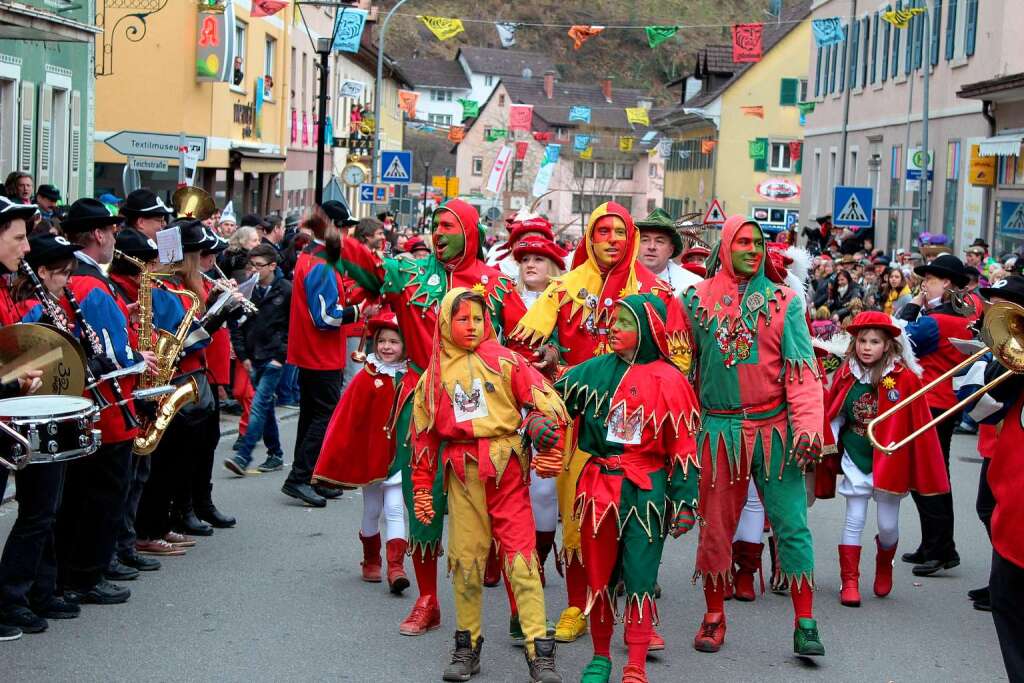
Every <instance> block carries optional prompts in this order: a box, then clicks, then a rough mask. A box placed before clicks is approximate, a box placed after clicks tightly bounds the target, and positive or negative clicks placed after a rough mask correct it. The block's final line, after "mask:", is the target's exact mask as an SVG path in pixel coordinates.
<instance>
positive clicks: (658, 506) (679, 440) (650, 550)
mask: <svg viewBox="0 0 1024 683" xmlns="http://www.w3.org/2000/svg"><path fill="white" fill-rule="evenodd" d="M617 305H618V310H617V317H616V322H615V324H616V325H622V324H623V323H622V322H620V321H621V320H622V318H623V317H624V316H625V317H627V319H628V318H629V317H630V316H631V319H628V321H627V322H626V323H625V324H626V325H627V326H628V327H629V329H630V331H632V328H633V327H635V328H636V330H637V342H636V345H635V347H634V348H632V350H631V351H629V352H628V353H626V352H623V351H620V352H618V353H609V354H605V355H602V356H598V357H597V358H593V359H591V360H588V361H585V362H584V363H581V364H579V365H577V366H576V367H574V368H572V369H570V370H569V371H567V372H566V373H565V374H564V375H562V376H561V377H560V378H559V379H558V381H557V382H555V388H556V389H557V390H558V391H559V392H560V393H561V394H562V397H563V399H564V400H565V404H566V408H567V409H568V411H569V414H570V415H571V416H573V417H574V418H577V419H578V422H577V426H578V430H579V431H578V434H579V448H580V451H582V452H584V453H586V454H587V461H586V464H585V465H584V467H583V471H582V474H581V475H580V478H579V481H578V483H577V485H576V491H577V496H576V512H575V516H576V517H577V518H578V519H579V520H580V531H581V541H582V545H583V566H584V569H585V571H586V575H587V605H586V613H587V614H588V615H589V617H590V633H591V638H592V640H593V643H594V658H593V660H592V661H591V662H590V664H589V665H587V667H586V668H585V669H584V671H583V676H582V678H581V681H582V682H583V683H607V681H608V680H609V677H610V674H611V659H610V651H609V644H610V641H611V637H612V625H613V622H614V619H615V612H616V609H615V606H614V600H615V599H614V597H613V596H614V593H615V586H616V584H617V583H618V581H619V578H620V577H621V579H622V581H623V583H624V585H625V596H626V607H625V610H624V616H623V620H624V622H625V640H626V645H627V647H628V648H629V663H628V664H627V665H626V669H625V671H624V672H623V673H624V676H626V675H628V676H631V677H630V678H629V680H630V681H634V683H639V682H640V681H646V680H647V678H646V673H645V661H646V658H647V651H648V647H649V645H650V643H651V638H652V636H653V635H654V625H655V624H656V623H657V620H658V609H657V606H656V604H655V602H654V591H655V584H656V583H657V580H658V566H659V565H660V563H661V554H662V550H663V548H664V539H665V534H664V531H665V529H666V528H668V527H669V526H670V521H669V520H671V528H672V533H673V535H679V534H681V533H685V532H686V531H687V530H689V529H690V528H692V526H693V524H694V522H695V517H694V510H695V509H696V507H697V480H698V463H697V444H696V439H695V434H696V430H697V428H698V426H699V410H698V406H697V399H696V397H695V396H694V394H693V390H692V389H691V388H690V383H689V382H688V381H687V380H686V376H685V375H683V373H682V372H681V371H680V370H679V368H678V367H676V366H675V365H673V364H672V363H671V362H670V360H669V358H670V357H669V351H668V342H667V339H666V335H665V315H666V312H665V304H664V303H663V302H662V301H661V300H660V299H659V298H658V297H656V296H655V295H653V294H634V295H631V296H628V297H626V298H624V299H621V300H619V301H618V304H617ZM616 329H617V328H616ZM614 332H615V330H613V334H614ZM626 348H628V347H626ZM620 353H621V355H620Z"/></svg>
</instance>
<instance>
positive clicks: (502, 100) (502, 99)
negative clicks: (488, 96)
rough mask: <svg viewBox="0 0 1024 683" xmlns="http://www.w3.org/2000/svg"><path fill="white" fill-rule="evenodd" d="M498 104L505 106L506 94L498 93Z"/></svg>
mask: <svg viewBox="0 0 1024 683" xmlns="http://www.w3.org/2000/svg"><path fill="white" fill-rule="evenodd" d="M498 106H499V107H504V106H505V96H504V95H498Z"/></svg>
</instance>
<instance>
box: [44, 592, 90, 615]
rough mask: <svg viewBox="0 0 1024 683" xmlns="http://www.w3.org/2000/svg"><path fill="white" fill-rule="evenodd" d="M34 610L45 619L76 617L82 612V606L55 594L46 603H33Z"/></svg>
mask: <svg viewBox="0 0 1024 683" xmlns="http://www.w3.org/2000/svg"><path fill="white" fill-rule="evenodd" d="M32 611H33V612H35V613H36V614H38V615H39V616H41V617H43V618H44V619H74V618H76V617H77V616H79V615H80V614H81V613H82V608H81V607H79V606H78V605H76V604H75V603H73V602H68V601H67V600H65V599H64V598H62V597H58V596H56V595H55V596H53V597H52V598H50V601H49V602H48V603H46V604H45V605H39V606H37V605H33V606H32Z"/></svg>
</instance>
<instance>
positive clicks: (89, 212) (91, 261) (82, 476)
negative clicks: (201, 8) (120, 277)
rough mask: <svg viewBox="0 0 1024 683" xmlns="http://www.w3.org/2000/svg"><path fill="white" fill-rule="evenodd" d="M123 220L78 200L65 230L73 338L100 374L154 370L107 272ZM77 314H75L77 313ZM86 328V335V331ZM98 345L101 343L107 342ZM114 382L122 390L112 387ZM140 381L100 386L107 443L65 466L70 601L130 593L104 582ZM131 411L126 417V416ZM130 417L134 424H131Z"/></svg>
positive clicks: (60, 535) (63, 533)
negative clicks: (86, 348)
mask: <svg viewBox="0 0 1024 683" xmlns="http://www.w3.org/2000/svg"><path fill="white" fill-rule="evenodd" d="M122 221H123V218H121V217H118V216H111V215H110V212H109V211H107V208H106V207H105V206H104V205H103V204H102V203H100V202H99V201H97V200H95V199H89V198H84V199H79V200H78V201H76V202H75V203H74V204H72V205H71V208H70V209H69V210H68V215H67V217H66V218H65V219H64V221H63V223H62V228H63V230H64V232H65V234H66V235H67V236H68V238H69V240H70V241H71V242H72V243H74V244H77V245H78V246H81V247H82V249H81V250H79V251H76V252H75V257H76V258H77V259H78V262H77V263H76V269H75V271H74V274H73V276H72V278H71V282H70V291H71V292H72V295H73V296H74V297H75V299H76V300H77V302H78V303H79V306H80V310H81V318H79V316H78V315H77V313H78V311H74V310H72V311H71V312H70V313H69V318H71V319H72V320H74V322H75V325H76V333H77V334H79V335H80V338H81V339H82V343H83V345H85V344H89V345H90V346H91V347H92V348H93V353H94V354H95V355H94V356H93V357H92V358H91V359H90V363H92V364H93V365H94V366H95V367H94V370H93V374H94V375H95V376H97V377H99V376H102V375H103V374H105V373H106V372H107V371H110V370H113V369H123V368H128V367H130V366H133V365H136V364H137V363H139V362H140V361H142V360H143V359H145V361H146V363H147V366H149V367H150V368H153V367H155V365H154V360H155V356H154V355H153V354H152V353H151V352H146V353H145V354H139V353H138V352H136V351H135V350H133V348H132V342H133V340H132V337H133V336H134V333H132V334H129V328H128V321H129V319H130V317H131V316H130V314H129V309H128V303H129V302H127V301H125V300H124V299H123V298H122V297H121V295H120V294H119V292H118V291H117V289H116V286H115V285H114V284H113V282H112V281H111V280H110V279H109V278H108V277H107V276H106V275H105V274H104V272H103V270H102V268H101V266H106V265H108V264H109V263H110V262H111V260H112V259H113V254H114V245H115V237H114V227H115V226H116V225H119V224H120V223H121V222H122ZM72 314H73V315H72ZM84 325H87V329H82V328H83V326H84ZM100 340H103V341H102V342H101V341H100ZM114 382H116V383H117V386H118V392H116V393H115V391H114V390H113V389H112V388H111V384H113V383H114ZM135 383H136V376H135V375H131V374H129V375H125V376H122V377H120V378H117V379H113V380H109V381H106V382H103V384H102V385H101V391H102V393H103V396H104V398H106V399H107V400H108V401H109V402H110V404H111V405H110V406H109V407H108V408H106V409H105V410H102V411H100V421H99V429H100V432H101V434H102V445H101V446H100V448H99V450H98V451H97V452H96V453H95V454H94V455H93V456H91V457H88V458H80V459H77V460H74V461H72V462H70V463H68V466H67V474H66V478H65V483H64V501H63V504H62V505H61V509H60V512H59V513H58V516H57V532H56V533H57V537H56V538H57V541H56V544H57V559H58V569H59V581H60V583H61V584H62V585H63V587H64V594H65V597H66V598H67V599H68V600H70V601H72V602H78V603H95V604H103V605H110V604H117V603H123V602H125V601H127V600H128V598H129V597H130V596H131V592H130V591H129V590H128V589H127V588H124V587H122V586H118V585H116V584H113V583H110V582H109V581H107V580H106V578H105V577H104V571H105V570H106V569H107V568H108V567H109V565H110V561H111V558H112V557H113V555H114V549H115V546H116V542H117V535H118V531H119V529H120V526H121V523H122V517H123V515H124V505H125V500H126V495H127V492H128V487H129V484H130V481H131V476H132V475H131V452H132V441H133V440H134V438H135V436H136V435H137V433H138V428H137V421H136V419H135V415H134V405H133V403H132V402H130V401H129V402H128V403H127V404H125V405H124V406H120V407H119V406H116V403H117V401H118V393H119V395H120V397H129V396H131V392H132V390H133V389H134V387H135ZM122 409H124V410H127V413H124V412H122ZM129 417H130V419H129Z"/></svg>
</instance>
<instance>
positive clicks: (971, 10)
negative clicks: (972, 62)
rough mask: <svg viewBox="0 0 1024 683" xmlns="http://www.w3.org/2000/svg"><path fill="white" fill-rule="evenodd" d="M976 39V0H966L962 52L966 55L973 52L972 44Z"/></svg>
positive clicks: (970, 54)
mask: <svg viewBox="0 0 1024 683" xmlns="http://www.w3.org/2000/svg"><path fill="white" fill-rule="evenodd" d="M977 39H978V0H967V32H966V34H965V41H964V52H965V53H966V54H967V56H968V57H970V56H972V55H973V54H974V44H975V42H976V41H977Z"/></svg>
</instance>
